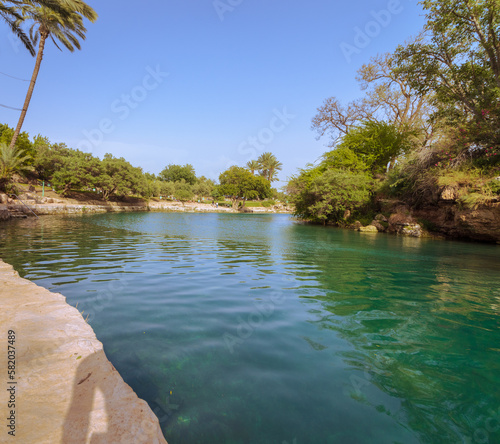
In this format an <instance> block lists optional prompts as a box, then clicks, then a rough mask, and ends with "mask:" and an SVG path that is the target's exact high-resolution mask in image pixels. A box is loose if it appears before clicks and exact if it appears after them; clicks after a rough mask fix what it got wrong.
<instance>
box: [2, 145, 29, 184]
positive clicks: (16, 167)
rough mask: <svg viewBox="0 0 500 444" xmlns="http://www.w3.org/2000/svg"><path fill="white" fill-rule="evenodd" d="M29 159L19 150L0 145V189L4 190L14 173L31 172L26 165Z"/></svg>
mask: <svg viewBox="0 0 500 444" xmlns="http://www.w3.org/2000/svg"><path fill="white" fill-rule="evenodd" d="M29 159H31V157H30V156H28V155H25V154H24V153H23V151H22V150H20V149H19V148H17V147H10V146H7V145H6V144H5V143H2V144H0V188H2V189H4V188H5V185H6V184H7V183H8V182H9V181H10V179H11V178H12V175H13V174H14V173H15V172H17V171H19V172H21V171H23V170H24V171H29V170H31V169H32V167H30V166H27V165H26V162H27V161H28V160H29Z"/></svg>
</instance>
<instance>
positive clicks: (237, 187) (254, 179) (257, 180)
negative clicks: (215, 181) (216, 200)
mask: <svg viewBox="0 0 500 444" xmlns="http://www.w3.org/2000/svg"><path fill="white" fill-rule="evenodd" d="M219 182H220V185H219V186H218V192H219V193H220V194H222V195H224V196H226V197H228V198H229V199H231V201H232V202H233V208H238V205H239V203H240V202H241V203H242V206H243V207H244V206H245V202H246V201H247V200H249V199H266V198H268V197H271V196H272V191H271V183H270V182H269V181H268V180H267V179H265V178H264V177H262V176H254V175H253V174H252V173H251V172H250V171H248V170H247V169H245V168H242V167H238V166H232V167H230V168H229V169H228V170H226V171H224V172H223V173H221V175H220V176H219Z"/></svg>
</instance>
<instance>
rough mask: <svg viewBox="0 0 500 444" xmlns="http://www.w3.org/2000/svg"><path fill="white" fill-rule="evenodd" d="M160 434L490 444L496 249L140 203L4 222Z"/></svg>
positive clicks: (188, 442)
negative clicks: (152, 209)
mask: <svg viewBox="0 0 500 444" xmlns="http://www.w3.org/2000/svg"><path fill="white" fill-rule="evenodd" d="M0 257H1V258H2V259H3V260H4V261H6V262H8V263H10V264H12V265H13V266H14V267H15V268H16V270H17V271H19V273H20V274H21V276H23V277H25V278H27V279H30V280H31V281H33V282H35V283H37V284H38V285H41V286H43V287H46V288H48V289H50V290H52V291H55V292H59V293H62V294H63V295H65V296H66V297H67V300H68V303H69V304H71V305H73V306H76V304H77V303H78V309H79V310H80V311H82V310H83V312H84V314H83V316H84V317H87V316H88V322H89V323H90V325H92V327H93V329H94V331H95V332H96V335H97V337H98V339H99V340H101V341H102V342H103V344H104V350H105V352H106V354H107V356H108V358H109V359H110V361H111V362H112V363H113V364H114V366H115V367H116V368H117V370H118V371H119V372H120V373H121V375H122V376H123V378H124V380H125V381H126V382H127V383H128V384H129V385H130V386H131V387H132V388H133V389H134V391H135V392H136V393H137V394H138V396H139V397H141V398H143V399H145V400H146V401H147V402H148V403H149V405H150V406H151V408H152V410H153V411H154V412H155V413H156V415H157V416H158V418H159V420H160V424H161V427H162V429H163V431H164V434H165V437H166V439H167V440H168V442H169V444H194V443H227V444H229V443H231V444H244V443H263V444H264V443H265V444H267V443H277V444H305V443H312V444H319V443H321V444H322V443H343V444H344V443H348V444H351V443H354V444H356V443H363V444H364V443H370V444H372V443H384V444H386V443H404V444H411V443H499V442H500V390H499V387H500V328H499V327H500V280H499V271H500V247H499V246H496V245H486V244H474V243H465V242H451V241H436V240H429V239H416V238H407V237H396V236H389V235H382V234H378V235H377V234H364V233H357V232H354V231H348V230H340V229H334V228H324V227H318V226H309V225H303V224H300V223H298V222H296V221H294V220H293V219H292V218H291V217H289V216H287V215H244V214H176V213H137V214H111V213H110V214H102V215H93V216H83V217H52V216H47V217H42V218H41V219H40V220H38V221H37V220H33V219H26V220H21V221H14V222H9V223H5V224H3V225H1V226H0Z"/></svg>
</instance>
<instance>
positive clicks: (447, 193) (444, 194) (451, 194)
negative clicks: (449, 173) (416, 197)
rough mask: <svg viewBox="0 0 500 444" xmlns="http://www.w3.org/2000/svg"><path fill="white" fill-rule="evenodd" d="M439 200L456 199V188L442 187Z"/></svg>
mask: <svg viewBox="0 0 500 444" xmlns="http://www.w3.org/2000/svg"><path fill="white" fill-rule="evenodd" d="M440 198H441V200H447V201H453V200H457V199H458V194H457V190H456V189H455V188H453V187H444V188H443V190H442V191H441V195H440Z"/></svg>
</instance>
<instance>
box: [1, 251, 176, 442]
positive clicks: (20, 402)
mask: <svg viewBox="0 0 500 444" xmlns="http://www.w3.org/2000/svg"><path fill="white" fill-rule="evenodd" d="M0 304H1V306H2V310H0V326H1V330H2V332H3V338H4V345H3V346H4V349H5V352H4V353H1V354H0V368H1V369H2V371H3V369H5V378H7V369H8V368H9V370H10V371H11V372H12V373H9V380H8V388H9V389H10V390H2V391H0V413H1V415H2V418H5V421H6V422H8V430H7V431H8V432H12V433H11V436H12V437H13V438H12V439H13V441H15V442H19V443H26V444H35V443H36V444H53V443H61V444H74V443H79V444H88V443H98V442H99V443H122V444H138V443H144V444H146V443H147V444H167V443H166V441H165V439H164V437H163V434H162V432H161V429H160V425H159V422H158V418H157V417H156V416H155V415H154V414H153V412H152V411H151V409H150V408H149V406H148V404H147V403H146V402H145V401H143V400H141V399H139V398H138V397H137V395H136V394H135V393H134V391H133V390H132V389H131V388H130V387H129V386H128V385H127V384H126V383H125V382H124V381H123V379H122V377H121V376H120V374H119V373H118V372H117V371H116V369H115V368H114V367H113V365H112V364H111V363H110V362H109V361H108V359H107V358H106V355H105V354H104V350H103V346H102V344H101V343H100V342H99V341H98V340H97V338H96V336H95V334H94V332H93V330H92V328H91V327H90V325H89V324H87V323H86V322H85V320H84V319H83V317H82V315H81V314H80V312H79V311H78V310H77V309H75V308H74V307H71V306H70V305H68V304H67V303H66V300H65V298H64V296H62V295H60V294H55V293H51V292H50V291H48V290H46V289H44V288H41V287H38V286H37V285H35V284H33V283H32V282H29V281H27V280H25V279H21V278H20V277H19V275H18V274H17V273H16V272H15V271H14V270H13V268H12V267H11V266H10V265H7V264H5V263H4V262H2V261H1V260H0ZM7 335H8V336H7ZM8 340H9V342H8V344H7V341H8ZM7 345H10V347H9V355H8V354H7ZM7 359H8V360H9V362H8V361H7ZM8 365H9V366H10V367H8ZM8 406H9V407H8ZM7 431H5V430H4V431H3V432H2V433H7ZM2 442H3V441H2Z"/></svg>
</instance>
